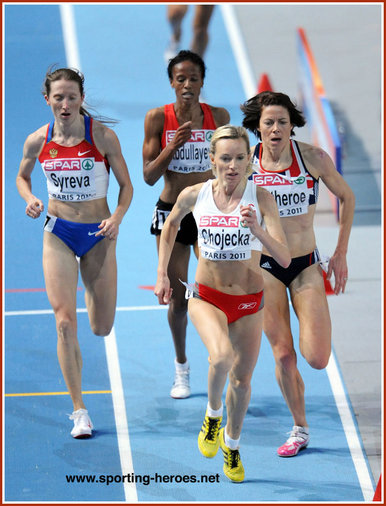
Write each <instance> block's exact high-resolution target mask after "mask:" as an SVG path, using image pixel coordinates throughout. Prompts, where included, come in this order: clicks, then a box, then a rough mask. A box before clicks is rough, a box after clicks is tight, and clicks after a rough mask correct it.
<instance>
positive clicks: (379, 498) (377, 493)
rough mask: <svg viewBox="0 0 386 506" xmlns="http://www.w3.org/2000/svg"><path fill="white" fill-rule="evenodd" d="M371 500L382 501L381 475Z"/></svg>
mask: <svg viewBox="0 0 386 506" xmlns="http://www.w3.org/2000/svg"><path fill="white" fill-rule="evenodd" d="M373 501H382V475H381V476H380V477H379V480H378V485H377V488H376V489H375V494H374V499H373Z"/></svg>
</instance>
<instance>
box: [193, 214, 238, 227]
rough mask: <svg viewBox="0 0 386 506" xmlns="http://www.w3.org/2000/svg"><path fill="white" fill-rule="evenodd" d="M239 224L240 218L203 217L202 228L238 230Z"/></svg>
mask: <svg viewBox="0 0 386 506" xmlns="http://www.w3.org/2000/svg"><path fill="white" fill-rule="evenodd" d="M239 222H240V218H239V216H201V218H200V227H233V228H238V226H239Z"/></svg>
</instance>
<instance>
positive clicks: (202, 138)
mask: <svg viewBox="0 0 386 506" xmlns="http://www.w3.org/2000/svg"><path fill="white" fill-rule="evenodd" d="M175 135H176V131H175V130H166V144H169V142H171V141H172V140H173V139H174V136H175ZM212 135H213V130H192V135H191V137H190V139H189V140H188V142H206V141H208V142H210V140H211V138H212Z"/></svg>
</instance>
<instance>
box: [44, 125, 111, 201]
mask: <svg viewBox="0 0 386 506" xmlns="http://www.w3.org/2000/svg"><path fill="white" fill-rule="evenodd" d="M92 121H93V120H92V118H90V117H89V116H84V124H85V139H84V140H83V141H82V142H80V143H79V144H77V145H76V146H71V147H68V146H61V145H60V144H57V143H56V142H54V141H53V140H52V132H53V126H54V122H51V123H50V124H49V125H48V128H47V136H46V140H45V143H44V147H43V150H42V152H41V154H40V156H39V162H40V163H41V166H42V169H43V172H44V174H45V176H46V178H47V190H48V197H49V198H50V199H56V200H63V201H71V202H84V201H86V200H94V199H100V198H103V197H106V195H107V189H108V185H109V172H110V166H109V163H108V161H107V159H106V158H105V157H103V156H102V155H101V153H100V152H99V151H98V149H97V148H96V146H95V144H94V142H93V137H92Z"/></svg>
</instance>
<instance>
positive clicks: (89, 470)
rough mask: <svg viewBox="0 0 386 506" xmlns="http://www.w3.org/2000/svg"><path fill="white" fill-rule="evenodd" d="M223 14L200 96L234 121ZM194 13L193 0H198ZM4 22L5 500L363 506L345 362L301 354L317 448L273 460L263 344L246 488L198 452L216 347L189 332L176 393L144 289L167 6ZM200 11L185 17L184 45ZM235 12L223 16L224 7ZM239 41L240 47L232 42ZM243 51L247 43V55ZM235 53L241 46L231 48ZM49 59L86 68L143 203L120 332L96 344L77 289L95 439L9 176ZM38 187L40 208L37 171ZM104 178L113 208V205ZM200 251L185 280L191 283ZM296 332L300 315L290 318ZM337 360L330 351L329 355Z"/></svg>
mask: <svg viewBox="0 0 386 506" xmlns="http://www.w3.org/2000/svg"><path fill="white" fill-rule="evenodd" d="M227 9H228V7H226V8H224V6H223V5H221V6H220V5H219V6H218V7H216V9H215V12H214V16H213V19H212V22H211V26H210V30H211V34H212V39H211V43H210V49H209V50H208V53H207V58H206V64H207V67H208V71H207V77H206V82H205V87H204V93H203V98H204V99H205V100H206V101H207V102H208V103H210V104H213V105H217V106H224V107H226V108H227V109H228V110H229V112H230V114H231V121H232V122H233V123H236V124H240V121H241V113H240V110H239V105H240V103H242V102H243V101H244V100H245V99H246V98H247V97H246V94H245V89H246V85H245V81H244V80H243V79H244V77H243V76H242V75H241V72H240V68H241V66H240V61H238V64H236V60H235V54H236V53H235V51H234V41H235V40H237V27H233V34H230V30H232V23H229V22H226V15H229V14H232V12H231V10H229V9H231V6H229V9H228V10H227ZM190 10H192V9H190ZM3 15H4V17H3V19H4V28H5V32H4V33H5V35H4V42H5V50H4V54H5V60H4V61H5V62H4V67H3V70H4V73H3V74H4V92H5V108H4V110H5V123H4V124H5V131H4V145H5V157H4V158H5V159H4V164H3V181H4V186H3V187H4V201H3V202H4V236H3V237H4V238H3V241H4V251H5V255H4V275H5V276H4V280H5V281H4V288H5V295H4V330H5V332H4V341H3V351H4V352H5V353H4V359H3V380H4V381H3V385H4V387H3V390H4V391H3V408H4V409H3V420H4V424H3V426H4V437H3V443H4V445H3V462H4V467H3V501H5V502H18V503H25V502H39V503H40V502H78V503H82V502H137V501H139V502H145V503H146V502H166V503H170V502H188V503H190V502H200V503H207V502H220V503H224V502H238V503H240V502H279V503H286V502H303V503H310V502H340V503H341V502H350V503H356V502H359V503H360V502H365V501H368V500H371V499H372V494H373V487H374V484H373V482H372V480H371V479H370V478H369V473H368V465H367V460H366V457H365V455H364V452H363V450H362V443H361V440H360V438H359V436H358V433H357V430H356V425H355V422H353V416H352V410H351V407H350V405H349V404H348V403H347V400H346V398H347V396H346V394H345V387H344V384H343V382H342V381H341V379H340V374H339V365H338V364H336V362H333V365H334V367H333V370H334V372H333V373H331V374H329V373H328V372H327V371H315V370H312V369H311V368H310V367H309V366H308V365H307V364H306V363H305V361H304V360H303V359H302V358H301V357H300V356H299V367H300V370H301V374H302V375H303V377H304V380H305V384H306V386H307V390H306V404H307V408H308V420H309V424H310V427H311V443H310V446H309V448H308V449H307V450H306V451H304V452H302V453H301V454H299V455H298V456H297V457H296V458H293V459H280V458H279V457H278V456H277V455H276V448H277V446H279V445H280V444H282V443H283V442H284V439H285V436H286V433H287V432H288V431H289V430H290V428H291V426H292V420H291V417H290V415H289V412H288V410H287V407H286V406H285V403H284V401H283V399H282V396H281V394H280V392H279V389H278V386H277V384H276V381H275V375H274V362H273V358H272V354H271V351H270V348H269V345H268V344H267V340H266V338H264V339H263V344H262V348H261V354H260V357H259V361H258V364H257V367H256V370H255V374H254V377H253V385H252V399H251V402H250V406H249V409H248V412H247V415H246V418H245V423H244V428H243V434H242V440H241V443H242V445H241V456H242V459H243V463H244V466H245V469H246V479H245V482H244V483H243V484H233V483H231V482H229V481H228V480H227V479H226V478H225V477H224V475H223V473H222V456H221V453H219V454H218V455H217V456H216V457H215V458H214V459H205V458H203V457H202V456H201V454H200V453H199V451H198V448H197V435H198V432H199V429H200V427H201V423H202V418H203V415H204V412H205V407H206V402H207V396H206V392H207V366H208V363H207V353H206V350H205V348H204V346H203V345H202V343H201V341H200V339H199V337H198V335H197V333H196V332H195V329H194V328H193V326H192V325H191V324H190V323H189V328H188V338H187V340H188V357H189V360H190V364H191V386H192V396H191V397H190V398H189V399H186V400H173V399H171V398H170V397H169V390H170V387H171V383H172V379H173V372H174V365H173V359H174V354H173V346H172V340H171V336H170V332H169V329H168V324H167V319H166V310H165V308H164V307H160V306H158V304H157V300H156V298H155V296H154V294H153V292H152V290H151V287H152V285H154V283H155V279H156V260H157V259H156V248H155V240H154V238H153V237H151V236H150V234H149V226H150V219H151V214H152V211H153V207H154V204H155V202H156V200H157V198H158V195H159V193H160V191H161V184H162V183H161V182H159V183H158V184H157V185H155V187H149V186H147V185H146V184H145V183H144V181H143V178H142V159H141V149H142V140H143V120H144V116H145V113H146V111H147V110H148V109H150V108H152V107H156V106H159V105H162V104H165V103H169V102H172V101H173V100H174V93H173V91H172V90H171V88H170V86H169V83H168V79H167V75H166V65H165V62H164V60H163V50H164V47H165V45H166V42H167V40H168V37H169V27H168V26H167V23H166V6H165V5H159V4H153V5H145V4H142V5H141V4H136V5H135V4H119V3H111V4H73V5H71V4H63V5H59V4H45V5H44V4H7V5H3ZM191 15H192V14H191V13H190V12H189V14H188V18H187V19H186V21H185V24H184V26H185V29H184V44H185V46H186V47H187V46H188V45H189V38H190V29H189V28H190V23H191ZM228 17H229V16H228ZM232 40H233V42H232ZM240 48H241V49H240ZM240 50H241V51H242V47H241V42H240V45H239V46H238V52H239V53H238V54H240ZM51 64H58V65H59V66H66V65H68V66H76V67H80V69H81V70H82V71H83V72H84V74H85V77H86V81H85V87H86V100H87V102H88V104H90V105H92V106H93V107H94V108H95V109H96V110H97V111H98V112H99V113H100V114H103V115H106V116H109V117H112V118H116V119H118V120H119V123H118V124H117V126H116V127H114V128H115V131H116V132H117V134H118V136H119V139H120V141H121V145H122V150H123V153H124V156H125V159H126V161H127V165H128V167H129V171H130V174H131V178H132V181H133V185H134V199H133V203H132V206H131V208H130V209H129V211H128V213H127V215H126V218H125V220H124V222H123V223H122V225H121V229H120V235H119V240H118V248H117V255H118V266H119V279H118V305H117V306H118V307H117V314H116V319H115V324H114V328H113V331H112V332H111V334H110V335H109V336H107V337H106V338H100V337H95V336H94V335H93V334H92V333H91V330H90V328H89V324H88V319H87V313H86V312H85V302H84V288H83V285H82V282H81V280H79V287H78V320H79V329H78V333H79V340H80V345H81V348H82V353H83V358H84V367H83V389H84V392H85V396H84V397H85V402H86V405H87V408H88V410H89V412H90V414H91V416H92V420H93V423H94V425H95V433H94V437H93V438H92V439H89V440H75V439H73V438H72V437H71V436H70V430H71V427H72V422H71V421H70V420H69V419H68V414H69V413H71V411H72V405H71V401H70V397H69V395H68V394H67V392H66V387H65V384H64V382H63V379H62V376H61V373H60V370H59V366H58V362H57V357H56V332H55V322H54V317H53V314H52V311H51V309H50V306H49V303H48V300H47V297H46V293H45V290H44V280H43V273H42V266H41V256H42V235H43V230H42V228H43V222H44V217H41V218H40V219H39V220H36V221H32V220H30V219H28V218H27V217H26V216H25V204H24V202H23V201H22V199H21V198H20V197H19V196H18V194H17V191H16V187H15V177H16V173H17V170H18V165H19V162H20V159H21V156H22V146H23V143H24V140H25V138H26V137H27V135H28V134H29V133H30V132H32V131H34V130H35V129H37V128H38V127H39V126H41V125H42V124H44V123H45V122H48V121H49V120H50V118H51V112H50V109H49V107H47V106H46V104H45V102H44V99H43V97H42V95H41V84H42V81H43V77H44V74H45V72H46V70H47V68H48V67H49V66H50V65H51ZM32 185H33V191H34V193H35V194H36V195H38V196H39V197H41V198H42V199H43V201H44V202H45V205H47V197H46V188H45V182H44V180H43V174H42V172H41V169H40V167H39V166H36V168H35V171H34V173H33V177H32ZM116 199H117V185H116V183H115V182H114V181H111V184H110V190H109V201H110V203H111V206H114V205H115V202H116ZM194 269H195V259H192V261H191V269H190V274H189V277H190V279H189V281H193V279H194ZM293 322H294V323H293V325H294V329H293V330H294V333H295V335H297V332H298V330H297V327H296V319H295V318H293ZM332 360H333V361H334V356H333V357H332Z"/></svg>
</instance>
